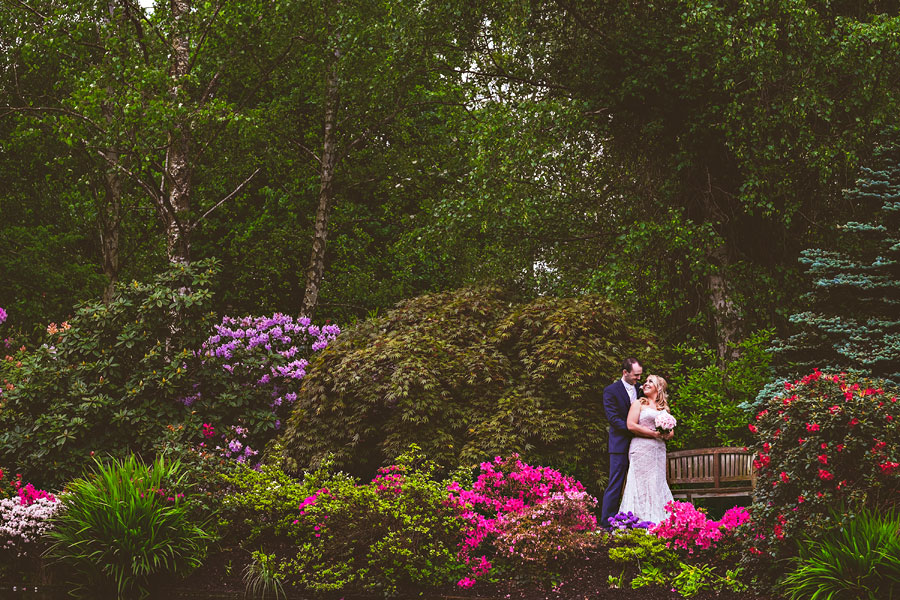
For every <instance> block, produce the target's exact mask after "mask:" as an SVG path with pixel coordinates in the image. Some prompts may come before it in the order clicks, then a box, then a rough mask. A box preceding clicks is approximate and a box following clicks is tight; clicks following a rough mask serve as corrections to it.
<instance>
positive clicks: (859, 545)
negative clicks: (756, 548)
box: [783, 510, 900, 600]
mask: <svg viewBox="0 0 900 600" xmlns="http://www.w3.org/2000/svg"><path fill="white" fill-rule="evenodd" d="M831 516H832V522H834V523H835V526H834V527H833V528H831V529H829V530H828V531H827V532H826V533H825V534H824V535H823V536H821V537H820V538H819V539H811V538H808V537H807V538H804V539H803V540H801V542H800V554H799V556H797V557H796V558H794V559H793V560H792V561H791V564H792V567H793V568H792V569H791V570H790V571H789V572H788V574H787V577H785V579H784V582H783V589H784V591H785V592H786V593H787V594H788V595H789V597H790V598H791V600H801V599H805V598H812V599H818V598H833V599H834V600H842V599H851V598H852V599H856V598H864V599H868V600H880V599H881V598H895V597H896V595H897V594H900V513H898V512H897V511H889V512H887V513H884V514H878V513H875V512H873V511H870V510H862V511H861V512H859V513H858V514H851V513H850V512H832V514H831Z"/></svg>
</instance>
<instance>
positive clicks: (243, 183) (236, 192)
mask: <svg viewBox="0 0 900 600" xmlns="http://www.w3.org/2000/svg"><path fill="white" fill-rule="evenodd" d="M261 170H262V167H258V168H257V169H256V170H255V171H253V173H251V174H250V177H248V178H247V179H245V180H244V181H242V182H241V184H240V185H239V186H237V187H236V188H234V190H232V192H231V193H230V194H228V195H227V196H225V197H224V198H222V199H221V200H219V201H218V202H216V203H215V204H214V205H213V206H212V208H210V209H209V210H208V211H206V212H205V213H203V215H202V216H201V217H200V218H198V219H197V220H196V221H194V222H193V224H191V228H192V229H193V228H194V227H196V226H197V224H198V223H199V222H200V221H202V220H203V219H205V218H206V217H207V216H208V215H209V214H210V213H211V212H212V211H214V210H216V209H217V208H219V207H220V206H221V205H222V204H224V203H225V202H227V201H229V200H231V199H232V198H234V197H235V196H237V195H238V193H240V191H241V190H242V189H243V188H244V186H245V185H247V184H248V183H250V180H251V179H253V178H254V177H256V174H257V173H259V172H260V171H261Z"/></svg>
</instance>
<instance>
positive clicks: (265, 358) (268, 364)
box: [182, 313, 341, 408]
mask: <svg viewBox="0 0 900 600" xmlns="http://www.w3.org/2000/svg"><path fill="white" fill-rule="evenodd" d="M215 329H216V333H215V334H214V335H212V336H210V337H209V338H208V339H207V340H206V341H205V342H203V344H202V345H201V347H200V354H201V356H203V357H205V359H215V360H218V361H222V369H223V370H225V371H227V372H228V373H230V374H232V375H235V376H238V377H241V378H246V380H247V381H249V382H255V383H256V385H259V386H267V385H272V386H273V392H274V393H273V394H272V408H276V407H278V406H281V404H282V403H283V402H286V403H287V404H293V402H294V401H296V399H297V394H296V393H295V392H292V391H287V388H288V387H289V384H291V383H292V382H294V381H298V380H300V379H303V377H304V376H306V367H307V366H308V365H309V361H307V360H306V359H305V358H303V357H302V355H304V354H308V353H309V352H310V351H312V352H317V351H319V350H322V349H324V348H325V347H326V346H328V344H329V342H331V341H332V340H333V339H334V338H336V337H337V336H338V334H339V333H340V332H341V329H340V327H338V326H337V325H324V326H321V327H319V326H317V325H312V324H311V322H310V320H309V319H308V318H306V317H300V318H299V319H297V320H296V321H295V320H294V318H293V317H291V316H289V315H285V314H282V313H275V314H274V315H272V316H271V317H242V318H239V319H238V318H234V317H228V316H226V317H223V318H222V323H221V324H220V325H216V326H215ZM254 356H255V357H256V360H253V357H254ZM198 397H199V396H198V395H197V394H195V395H192V396H188V397H186V398H184V399H183V400H182V401H183V402H185V404H187V405H190V404H192V403H193V402H194V401H196V400H197V398H198Z"/></svg>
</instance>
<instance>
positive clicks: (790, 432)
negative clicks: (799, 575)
mask: <svg viewBox="0 0 900 600" xmlns="http://www.w3.org/2000/svg"><path fill="white" fill-rule="evenodd" d="M897 396H898V394H897V392H896V391H891V390H889V389H886V386H885V384H884V383H879V382H873V381H869V380H866V379H863V378H859V377H857V376H853V375H847V374H845V373H841V374H827V373H823V372H821V371H819V370H818V369H816V370H814V371H813V372H812V373H810V374H809V375H806V376H805V377H802V378H801V379H798V380H797V381H794V382H789V383H786V384H785V386H784V390H783V391H782V392H781V393H778V394H775V395H774V396H773V397H772V398H770V399H769V400H768V402H767V404H766V405H765V406H764V407H763V408H762V410H760V411H759V413H758V414H757V415H756V417H755V419H753V421H752V423H751V424H750V425H749V429H750V431H751V432H752V433H753V434H755V436H756V441H755V442H754V444H753V446H752V450H753V451H754V453H755V459H754V466H755V467H756V470H757V484H756V490H755V493H754V502H753V506H752V507H751V513H752V515H753V520H752V523H751V526H752V535H750V536H749V537H748V539H747V540H746V551H747V553H748V557H749V558H748V560H747V561H746V562H747V564H748V566H749V567H750V568H752V569H757V567H758V568H759V569H760V570H761V571H766V570H768V569H770V568H771V565H773V564H775V561H776V560H778V559H781V558H786V557H790V556H792V555H793V554H795V553H796V551H797V544H796V540H797V539H800V538H804V537H809V538H811V539H817V538H818V536H821V535H824V534H825V533H826V532H827V531H828V529H829V528H830V527H831V526H832V525H833V523H834V522H833V517H832V511H833V509H834V507H836V506H841V505H847V506H853V507H858V506H868V507H869V508H873V509H876V510H879V511H881V510H885V509H890V508H891V507H894V508H897V507H900V469H898V467H897V466H896V465H897V463H900V427H898V422H900V401H898V397H897ZM752 557H756V559H753V558H752Z"/></svg>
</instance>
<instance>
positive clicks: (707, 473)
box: [666, 448, 756, 502]
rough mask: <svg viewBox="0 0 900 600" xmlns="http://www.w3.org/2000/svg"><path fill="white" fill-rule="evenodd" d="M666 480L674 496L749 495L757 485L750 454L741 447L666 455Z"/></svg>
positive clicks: (687, 451)
mask: <svg viewBox="0 0 900 600" xmlns="http://www.w3.org/2000/svg"><path fill="white" fill-rule="evenodd" d="M666 480H667V481H668V483H669V487H670V488H671V490H672V496H673V497H675V498H684V499H686V500H687V501H688V502H692V501H693V499H694V498H719V497H728V496H750V495H751V494H752V493H753V487H754V486H755V485H756V471H755V469H754V468H753V456H752V455H751V454H750V452H748V451H746V450H744V449H743V448H699V449H697V450H679V451H677V452H669V453H668V455H667V456H666Z"/></svg>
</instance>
